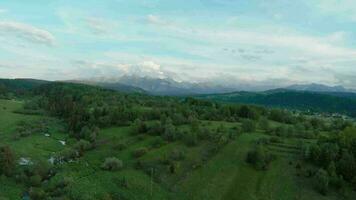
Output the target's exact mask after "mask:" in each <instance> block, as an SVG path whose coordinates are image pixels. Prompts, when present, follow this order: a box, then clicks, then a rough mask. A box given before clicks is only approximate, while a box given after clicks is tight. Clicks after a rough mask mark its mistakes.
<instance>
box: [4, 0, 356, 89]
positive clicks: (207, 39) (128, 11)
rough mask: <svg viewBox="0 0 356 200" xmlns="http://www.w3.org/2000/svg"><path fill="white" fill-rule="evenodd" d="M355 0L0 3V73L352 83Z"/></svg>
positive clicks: (10, 75) (51, 77)
mask: <svg viewBox="0 0 356 200" xmlns="http://www.w3.org/2000/svg"><path fill="white" fill-rule="evenodd" d="M355 36H356V1H353V0H340V1H338V0H299V1H290V0H273V1H264V0H250V1H245V0H190V1H182V0H101V1H95V0H86V1H73V0H26V1H23V0H2V1H1V2H0V42H1V45H0V77H2V78H24V77H26V78H37V79H46V80H69V79H88V78H93V77H107V78H117V77H120V76H123V75H138V76H149V77H159V78H172V79H175V80H179V81H213V82H216V83H222V84H230V85H232V84H238V83H250V84H254V83H266V84H275V85H289V84H294V83H312V82H315V83H322V84H328V85H342V86H344V87H348V88H354V89H356V37H355Z"/></svg>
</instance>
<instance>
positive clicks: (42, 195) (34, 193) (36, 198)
mask: <svg viewBox="0 0 356 200" xmlns="http://www.w3.org/2000/svg"><path fill="white" fill-rule="evenodd" d="M46 196H47V195H46V192H45V191H44V190H43V189H41V188H31V189H30V197H31V199H33V200H42V199H47V198H46Z"/></svg>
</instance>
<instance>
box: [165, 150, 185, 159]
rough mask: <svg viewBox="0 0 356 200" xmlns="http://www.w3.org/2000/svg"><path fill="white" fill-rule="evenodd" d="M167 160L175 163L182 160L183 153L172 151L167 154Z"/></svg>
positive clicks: (181, 151) (183, 157)
mask: <svg viewBox="0 0 356 200" xmlns="http://www.w3.org/2000/svg"><path fill="white" fill-rule="evenodd" d="M169 158H170V159H172V160H175V161H180V160H184V159H185V152H184V151H183V150H181V149H173V151H171V152H170V154H169Z"/></svg>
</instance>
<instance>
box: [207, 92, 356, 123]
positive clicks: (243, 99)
mask: <svg viewBox="0 0 356 200" xmlns="http://www.w3.org/2000/svg"><path fill="white" fill-rule="evenodd" d="M200 98H206V99H211V100H217V101H224V102H234V103H247V104H258V105H265V106H274V107H283V108H291V109H299V110H308V111H315V112H329V113H342V114H348V115H350V116H356V100H355V99H352V98H347V97H340V96H335V95H329V94H322V93H315V92H304V91H289V90H272V91H266V92H261V93H257V92H256V93H255V92H236V93H228V94H213V95H201V96H200ZM280 119H281V118H279V119H278V120H279V121H280ZM282 120H283V119H282Z"/></svg>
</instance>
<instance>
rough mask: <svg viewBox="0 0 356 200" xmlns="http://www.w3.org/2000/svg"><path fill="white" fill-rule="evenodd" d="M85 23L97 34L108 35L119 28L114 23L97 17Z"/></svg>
mask: <svg viewBox="0 0 356 200" xmlns="http://www.w3.org/2000/svg"><path fill="white" fill-rule="evenodd" d="M85 22H86V25H87V26H88V27H89V28H90V29H91V30H92V31H93V33H95V34H107V33H109V32H110V30H112V29H113V28H114V27H116V26H117V24H116V23H115V22H113V21H110V20H107V19H103V18H97V17H88V18H86V19H85Z"/></svg>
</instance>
